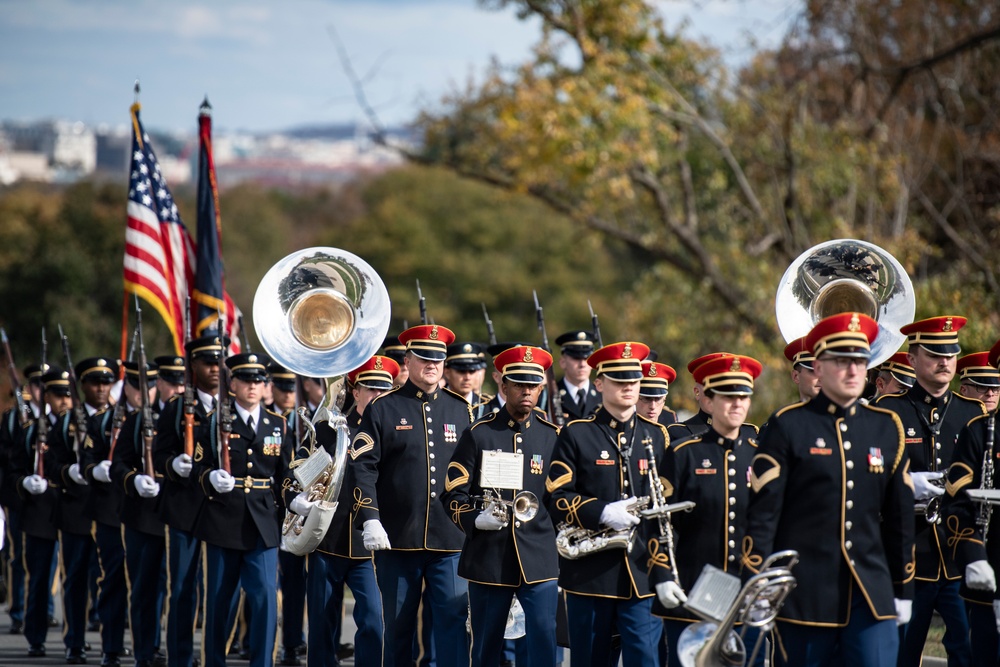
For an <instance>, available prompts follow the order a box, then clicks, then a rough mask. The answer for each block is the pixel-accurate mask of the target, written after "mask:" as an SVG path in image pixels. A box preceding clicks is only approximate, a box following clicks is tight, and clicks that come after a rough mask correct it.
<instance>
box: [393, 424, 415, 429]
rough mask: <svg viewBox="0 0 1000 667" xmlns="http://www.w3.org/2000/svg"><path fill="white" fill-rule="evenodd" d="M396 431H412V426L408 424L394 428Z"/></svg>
mask: <svg viewBox="0 0 1000 667" xmlns="http://www.w3.org/2000/svg"><path fill="white" fill-rule="evenodd" d="M396 430H397V431H412V430H413V425H412V424H409V425H407V426H396Z"/></svg>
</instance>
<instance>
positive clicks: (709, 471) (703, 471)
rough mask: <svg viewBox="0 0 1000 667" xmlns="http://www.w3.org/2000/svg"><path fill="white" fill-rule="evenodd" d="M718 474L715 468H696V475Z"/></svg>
mask: <svg viewBox="0 0 1000 667" xmlns="http://www.w3.org/2000/svg"><path fill="white" fill-rule="evenodd" d="M715 473H716V470H715V468H695V469H694V474H696V475H714V474H715Z"/></svg>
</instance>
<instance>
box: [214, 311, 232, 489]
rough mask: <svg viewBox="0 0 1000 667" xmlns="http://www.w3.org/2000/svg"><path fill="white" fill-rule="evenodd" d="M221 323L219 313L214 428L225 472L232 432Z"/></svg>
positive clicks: (225, 348)
mask: <svg viewBox="0 0 1000 667" xmlns="http://www.w3.org/2000/svg"><path fill="white" fill-rule="evenodd" d="M223 324H224V322H223V318H222V313H219V342H220V344H221V345H222V356H221V357H220V359H219V409H218V413H217V414H216V418H215V428H216V435H217V437H218V441H219V467H220V468H222V469H223V470H225V471H226V472H231V471H230V469H229V436H230V435H232V432H233V415H232V414H231V412H232V411H231V410H230V408H229V367H228V366H226V357H227V356H228V353H229V349H228V347H229V346H228V345H226V338H225V336H223V335H222V332H223V331H224V329H223Z"/></svg>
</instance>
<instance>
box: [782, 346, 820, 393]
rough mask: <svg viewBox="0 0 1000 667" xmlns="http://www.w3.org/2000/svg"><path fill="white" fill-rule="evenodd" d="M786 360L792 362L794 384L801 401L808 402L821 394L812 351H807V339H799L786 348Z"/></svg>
mask: <svg viewBox="0 0 1000 667" xmlns="http://www.w3.org/2000/svg"><path fill="white" fill-rule="evenodd" d="M785 359H788V360H789V361H790V362H792V382H794V383H795V386H796V387H797V388H798V392H799V400H800V401H808V400H809V399H811V398H815V397H816V394H818V393H819V383H818V382H817V380H816V372H815V371H814V370H813V366H812V364H813V356H812V350H807V349H806V338H805V336H803V337H802V338H797V339H795V340H793V341H792V342H791V343H789V344H788V345H786V346H785Z"/></svg>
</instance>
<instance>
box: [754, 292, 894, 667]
mask: <svg viewBox="0 0 1000 667" xmlns="http://www.w3.org/2000/svg"><path fill="white" fill-rule="evenodd" d="M877 335H878V324H877V323H876V322H875V320H873V319H872V318H870V317H868V316H867V315H863V314H859V313H850V312H848V313H841V314H839V315H833V316H831V317H827V318H825V319H823V320H820V322H818V323H817V324H816V326H814V327H813V329H812V331H810V332H809V335H808V336H807V346H808V347H809V348H810V349H811V350H812V352H813V356H815V358H816V359H815V361H814V362H813V368H814V370H815V372H816V375H817V377H818V378H819V381H820V393H819V394H817V396H816V397H815V398H813V399H811V400H810V401H807V402H804V403H795V404H793V405H789V406H787V407H785V408H782V409H781V410H779V411H778V412H776V413H775V414H774V415H772V416H771V418H770V419H769V420H768V428H767V430H766V431H765V432H764V436H763V439H762V440H761V442H760V444H759V446H758V448H757V454H756V456H755V457H754V459H753V466H752V468H751V477H750V485H751V488H752V494H751V497H750V506H749V508H748V510H747V524H746V525H747V532H746V537H745V538H744V540H743V544H742V555H741V562H742V567H743V574H744V576H745V577H748V576H750V575H752V574H756V573H757V572H758V570H759V568H760V566H761V564H762V563H763V561H764V559H766V558H767V557H768V556H770V555H771V554H772V553H775V552H777V551H781V550H784V549H794V550H796V551H797V552H798V553H799V556H800V559H801V560H800V561H799V563H798V565H796V566H795V570H794V574H795V577H796V579H797V580H798V586H797V587H796V588H795V590H793V591H792V592H791V594H790V595H789V596H788V599H787V601H786V602H785V604H784V606H783V607H782V609H781V612H780V614H779V616H778V633H779V636H780V638H781V644H780V650H778V651H776V653H777V655H778V658H779V664H788V665H804V666H807V667H809V666H812V665H830V664H842V665H852V666H853V665H880V666H884V667H891V666H893V665H895V664H896V655H897V648H898V646H899V634H898V632H897V629H896V625H897V623H900V622H905V621H906V620H907V617H908V616H909V613H910V606H911V602H910V600H911V597H912V591H913V585H912V581H913V573H914V562H913V488H912V485H911V483H910V479H909V458H908V456H907V453H906V448H905V446H904V444H903V428H902V425H901V423H900V421H899V418H898V417H896V416H895V415H894V414H892V413H891V412H888V411H887V410H883V409H881V408H875V407H872V406H869V405H866V404H862V403H860V402H859V400H858V399H860V398H861V395H862V393H863V392H864V389H865V381H866V375H867V372H866V368H865V367H866V365H867V362H868V358H869V355H870V353H871V352H870V349H871V347H870V346H871V341H873V340H874V339H875V337H876V336H877ZM803 508H806V509H805V510H804V509H803Z"/></svg>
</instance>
